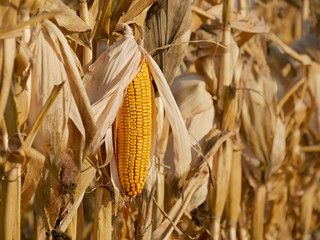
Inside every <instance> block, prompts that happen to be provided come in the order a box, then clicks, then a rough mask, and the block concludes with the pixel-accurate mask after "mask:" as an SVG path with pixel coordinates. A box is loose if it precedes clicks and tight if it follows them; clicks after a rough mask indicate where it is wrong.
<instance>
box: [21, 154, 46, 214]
mask: <svg viewBox="0 0 320 240" xmlns="http://www.w3.org/2000/svg"><path fill="white" fill-rule="evenodd" d="M44 162H45V157H44V156H43V155H42V154H41V153H39V152H38V151H37V150H35V149H31V151H30V160H29V161H28V165H27V174H26V176H25V178H24V182H23V185H22V188H21V210H24V209H25V208H26V207H27V206H28V204H29V201H30V199H31V197H32V196H33V194H34V192H35V190H36V188H37V186H38V183H39V181H40V177H41V172H42V169H43V166H44Z"/></svg>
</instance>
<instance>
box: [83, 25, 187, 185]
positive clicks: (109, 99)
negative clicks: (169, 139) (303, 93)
mask: <svg viewBox="0 0 320 240" xmlns="http://www.w3.org/2000/svg"><path fill="white" fill-rule="evenodd" d="M122 26H124V37H123V38H122V39H121V40H120V41H118V42H117V43H115V44H114V45H113V46H111V47H110V48H108V49H107V50H106V51H105V52H103V53H102V54H101V55H100V57H99V58H98V59H97V61H96V62H95V63H94V64H93V65H92V66H91V67H90V70H91V71H92V80H91V82H89V84H88V85H87V92H88V95H89V98H90V100H91V104H92V109H93V112H94V115H95V119H96V122H97V126H98V128H99V130H100V131H99V133H98V134H97V135H96V137H95V139H94V141H93V144H92V146H91V151H92V152H93V153H94V152H96V151H97V149H98V148H99V147H100V146H101V144H102V142H103V141H104V137H105V136H106V137H107V138H108V139H110V138H111V139H112V138H114V137H115V136H114V135H113V134H112V132H110V134H108V135H106V134H107V132H108V129H110V127H111V126H112V124H113V123H114V121H115V120H116V117H117V114H118V110H119V109H120V107H121V105H122V101H123V97H124V94H125V90H126V88H127V86H128V85H129V83H130V82H131V81H132V80H133V79H134V77H135V76H136V75H137V74H138V72H139V71H140V68H141V58H144V59H145V61H146V63H147V65H148V68H149V71H150V73H151V75H152V77H153V79H154V82H155V84H156V86H157V89H158V92H159V95H160V97H161V99H162V102H163V106H164V109H165V111H166V115H167V117H168V119H169V122H170V125H171V129H172V131H173V135H174V149H175V150H174V151H175V156H174V161H175V164H176V173H175V175H176V177H177V178H178V179H180V178H182V179H183V178H185V177H186V174H187V165H188V164H189V163H190V161H191V153H190V150H189V147H190V145H189V141H188V134H187V130H186V127H185V125H184V124H183V120H182V117H181V114H180V112H179V109H178V107H177V105H176V103H175V101H174V98H173V96H172V94H171V92H170V88H169V87H168V85H167V83H166V81H165V78H164V76H163V74H162V73H161V70H160V69H159V67H158V66H157V65H156V63H155V62H154V60H153V59H152V58H151V57H150V56H149V55H148V53H147V52H146V51H145V50H144V49H143V48H142V47H140V46H138V45H137V43H136V41H135V40H134V37H133V35H132V31H131V30H130V28H129V26H128V25H122ZM153 105H154V107H153V115H154V116H153V119H154V120H155V119H156V115H155V114H156V109H155V104H153ZM154 120H153V123H154V124H153V130H152V131H153V133H154V134H153V140H152V146H154V143H155V141H156V136H157V129H156V122H155V121H154ZM112 135H113V136H112ZM182 139H183V140H182ZM180 140H182V141H180ZM107 141H109V140H107ZM107 148H109V149H107V155H108V153H112V152H113V150H112V148H113V147H112V146H107ZM152 149H154V147H152ZM112 155H113V154H112ZM113 159H114V157H113ZM107 163H108V162H106V164H107ZM111 171H117V170H116V163H115V162H113V161H111ZM113 177H114V180H115V181H116V182H118V180H117V174H116V172H114V174H113ZM116 185H118V186H119V184H118V183H117V184H116ZM118 188H119V187H118Z"/></svg>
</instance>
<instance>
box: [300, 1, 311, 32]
mask: <svg viewBox="0 0 320 240" xmlns="http://www.w3.org/2000/svg"><path fill="white" fill-rule="evenodd" d="M309 4H310V3H309V0H303V3H302V8H301V37H304V36H306V35H307V34H308V33H309V27H310V23H309V21H308V20H309V12H310V6H309Z"/></svg>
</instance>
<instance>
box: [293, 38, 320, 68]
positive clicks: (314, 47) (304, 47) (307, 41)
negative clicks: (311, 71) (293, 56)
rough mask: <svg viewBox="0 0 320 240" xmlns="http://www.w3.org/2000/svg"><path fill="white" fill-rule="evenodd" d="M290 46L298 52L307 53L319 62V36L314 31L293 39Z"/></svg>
mask: <svg viewBox="0 0 320 240" xmlns="http://www.w3.org/2000/svg"><path fill="white" fill-rule="evenodd" d="M291 47H292V48H293V49H294V50H296V51H297V52H298V53H300V54H307V55H309V56H310V57H311V59H312V60H313V61H316V62H320V44H319V36H317V35H316V33H315V32H312V33H310V34H308V35H306V36H305V37H303V38H301V39H299V40H298V41H295V42H294V43H293V44H292V45H291Z"/></svg>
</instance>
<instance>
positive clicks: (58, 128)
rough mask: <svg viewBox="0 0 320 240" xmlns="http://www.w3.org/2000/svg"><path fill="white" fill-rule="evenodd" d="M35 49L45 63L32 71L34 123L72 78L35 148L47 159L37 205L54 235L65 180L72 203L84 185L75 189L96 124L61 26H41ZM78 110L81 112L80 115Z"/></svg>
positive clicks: (44, 223) (36, 141)
mask: <svg viewBox="0 0 320 240" xmlns="http://www.w3.org/2000/svg"><path fill="white" fill-rule="evenodd" d="M31 49H32V51H33V52H34V54H36V59H35V61H36V62H38V63H39V62H41V63H42V64H38V63H37V64H34V65H33V68H32V70H31V75H30V82H29V83H30V90H31V92H32V96H31V99H30V115H29V123H30V124H33V123H34V122H35V117H34V116H37V115H38V113H39V111H40V110H41V106H42V105H43V103H44V100H45V99H46V98H47V96H48V93H50V92H49V91H51V90H50V89H51V88H52V87H53V86H54V85H56V84H59V83H62V82H64V81H66V80H67V82H66V83H65V84H64V86H63V90H62V91H61V93H60V94H59V95H58V97H57V98H56V100H55V102H54V103H53V105H52V107H51V108H50V110H49V113H48V116H47V117H46V118H45V119H44V121H43V124H42V125H41V128H40V130H39V134H38V135H37V137H36V139H35V141H34V147H35V148H36V149H37V150H38V151H40V152H41V153H42V154H44V155H45V157H46V163H47V164H46V167H47V168H44V169H43V171H42V174H43V178H41V179H40V182H39V186H38V188H37V190H36V195H35V199H36V205H35V207H36V211H37V213H38V217H39V219H40V220H41V222H42V224H43V225H44V226H45V228H46V230H47V231H48V232H51V230H52V229H53V228H54V226H55V221H56V220H57V219H58V218H61V216H60V217H58V216H59V214H62V212H61V209H63V208H64V207H66V203H65V199H64V197H62V195H61V193H62V194H63V192H61V191H59V190H58V189H59V188H61V187H62V186H61V182H62V185H63V189H64V190H63V191H64V192H67V193H68V195H69V197H70V198H71V199H73V198H74V196H73V195H74V192H77V190H78V189H79V188H80V189H81V187H82V186H80V185H79V186H78V188H76V187H77V183H78V180H79V170H80V169H81V166H82V161H83V159H82V158H83V152H84V151H85V149H86V148H87V147H88V144H89V143H90V138H91V139H92V136H93V134H94V129H95V126H94V124H93V122H92V120H90V118H91V116H90V114H91V113H90V110H89V108H88V99H86V96H85V95H84V87H83V86H82V82H81V79H80V75H79V72H78V69H77V65H76V61H74V60H72V59H73V58H74V56H73V54H72V50H71V49H70V47H69V45H68V44H67V41H66V39H65V38H64V37H63V35H62V34H61V32H60V31H59V30H58V28H57V27H55V26H54V25H53V24H52V23H51V22H49V21H46V22H45V23H44V24H43V25H40V26H39V28H38V30H37V31H36V33H35V35H34V40H33V43H32V44H31ZM52 66H55V68H52ZM53 69H54V71H52V70H53ZM40 76H42V78H40ZM71 87H72V91H71ZM73 92H74V93H77V94H76V95H74V94H73ZM73 96H75V97H73ZM79 112H82V115H81V116H80V113H79ZM69 121H70V122H69ZM86 126H87V127H88V128H86ZM69 133H70V134H72V136H77V135H78V137H77V141H73V138H72V137H71V138H69ZM90 135H91V137H90ZM89 172H90V171H89ZM60 181H61V182H60ZM79 181H80V180H79ZM89 183H90V180H89V181H88V182H86V186H88V184H89ZM85 188H86V187H85ZM85 188H84V189H85ZM84 189H81V190H82V191H84ZM75 196H76V197H77V202H79V199H80V202H81V199H82V196H83V192H82V193H81V194H76V195H75ZM49 199H51V201H50V200H49ZM53 199H55V200H53ZM72 201H73V200H72ZM80 202H79V203H80ZM71 206H72V204H71ZM74 212H75V211H73V213H74ZM71 213H72V211H69V213H68V214H71ZM63 217H64V216H63ZM63 217H62V218H63ZM65 229H66V228H65Z"/></svg>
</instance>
